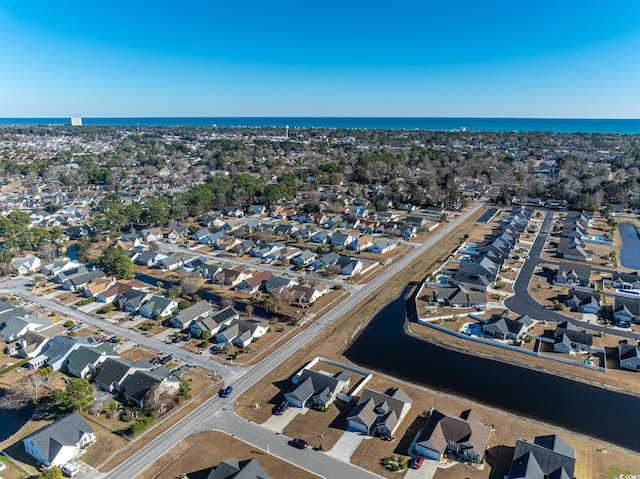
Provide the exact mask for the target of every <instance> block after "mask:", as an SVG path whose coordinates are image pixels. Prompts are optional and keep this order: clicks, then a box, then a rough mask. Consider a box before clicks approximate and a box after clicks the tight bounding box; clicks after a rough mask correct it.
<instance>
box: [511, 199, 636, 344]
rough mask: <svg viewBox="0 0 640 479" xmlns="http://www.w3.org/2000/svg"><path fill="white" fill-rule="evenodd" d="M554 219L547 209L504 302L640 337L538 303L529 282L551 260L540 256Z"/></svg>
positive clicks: (596, 328)
mask: <svg viewBox="0 0 640 479" xmlns="http://www.w3.org/2000/svg"><path fill="white" fill-rule="evenodd" d="M552 219H553V212H552V211H547V214H546V216H545V218H544V220H543V222H542V226H541V227H540V231H539V233H538V236H537V238H536V240H535V242H534V243H533V246H532V247H531V250H530V251H529V257H528V258H527V259H526V260H525V262H524V265H523V266H522V269H521V270H520V273H519V274H518V278H517V279H516V282H515V283H514V285H513V291H514V293H515V294H514V295H513V296H511V297H509V298H507V299H505V301H504V304H505V306H506V307H507V308H509V309H510V310H511V311H513V312H515V313H518V314H520V315H524V314H526V315H528V316H530V317H532V318H534V319H544V320H547V321H554V322H556V323H561V322H563V321H569V322H570V323H573V324H575V325H576V326H579V327H581V328H584V329H588V330H590V331H594V332H600V331H603V332H605V333H606V332H612V331H615V334H616V335H617V336H622V337H625V338H633V339H640V334H638V333H634V332H633V331H631V330H629V329H622V328H615V329H614V328H609V327H604V326H601V325H598V324H592V323H586V322H584V321H578V320H576V319H573V318H568V317H567V316H563V315H562V314H560V313H557V312H555V311H553V310H550V309H547V308H545V307H544V306H542V305H541V304H540V303H538V302H537V301H536V300H535V299H533V297H532V296H531V294H530V293H529V283H530V282H531V278H532V277H533V275H534V273H535V271H536V269H537V268H538V265H539V264H540V263H549V261H547V260H544V259H542V258H541V257H540V253H542V249H543V248H544V245H545V242H546V240H547V237H548V236H549V231H550V228H551V221H552Z"/></svg>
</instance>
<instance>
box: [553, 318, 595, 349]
mask: <svg viewBox="0 0 640 479" xmlns="http://www.w3.org/2000/svg"><path fill="white" fill-rule="evenodd" d="M553 336H554V338H555V339H556V342H559V341H562V342H565V338H568V339H569V341H570V342H571V343H576V344H585V345H587V346H591V345H592V344H593V336H592V335H591V334H589V333H585V332H581V331H576V329H575V326H574V325H573V324H571V323H569V322H567V321H565V322H563V323H560V324H558V327H557V328H556V330H555V333H554V335H553Z"/></svg>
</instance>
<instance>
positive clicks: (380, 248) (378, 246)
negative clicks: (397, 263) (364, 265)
mask: <svg viewBox="0 0 640 479" xmlns="http://www.w3.org/2000/svg"><path fill="white" fill-rule="evenodd" d="M396 246H398V243H394V242H393V241H386V240H380V241H376V242H375V243H374V244H373V246H370V247H369V252H370V253H375V254H385V253H387V252H389V251H391V250H392V249H394V248H395V247H396Z"/></svg>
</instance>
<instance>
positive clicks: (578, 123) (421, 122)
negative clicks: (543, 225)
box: [0, 117, 640, 134]
mask: <svg viewBox="0 0 640 479" xmlns="http://www.w3.org/2000/svg"><path fill="white" fill-rule="evenodd" d="M82 122H83V124H84V125H112V126H136V125H140V126H213V125H217V126H247V127H260V126H267V127H269V126H270V127H278V128H284V127H285V126H287V125H288V126H289V127H291V128H358V129H369V130H375V129H380V130H401V129H404V130H439V131H451V130H462V129H466V130H467V131H544V132H547V131H548V132H553V133H578V132H580V133H618V134H640V119H618V120H615V119H566V118H562V119H559V118H413V117H412V118H391V117H378V118H376V117H317V118H315V117H141V118H83V119H82ZM69 123H70V119H69V118H0V124H5V125H6V124H23V125H24V124H31V125H65V124H67V125H68V124H69Z"/></svg>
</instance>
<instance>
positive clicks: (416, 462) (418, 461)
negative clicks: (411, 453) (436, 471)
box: [413, 456, 425, 469]
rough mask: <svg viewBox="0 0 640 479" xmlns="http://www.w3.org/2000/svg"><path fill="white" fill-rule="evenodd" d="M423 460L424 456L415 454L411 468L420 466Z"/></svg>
mask: <svg viewBox="0 0 640 479" xmlns="http://www.w3.org/2000/svg"><path fill="white" fill-rule="evenodd" d="M424 461H425V457H424V456H416V458H415V459H414V460H413V468H414V469H420V468H421V467H422V464H424Z"/></svg>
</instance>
